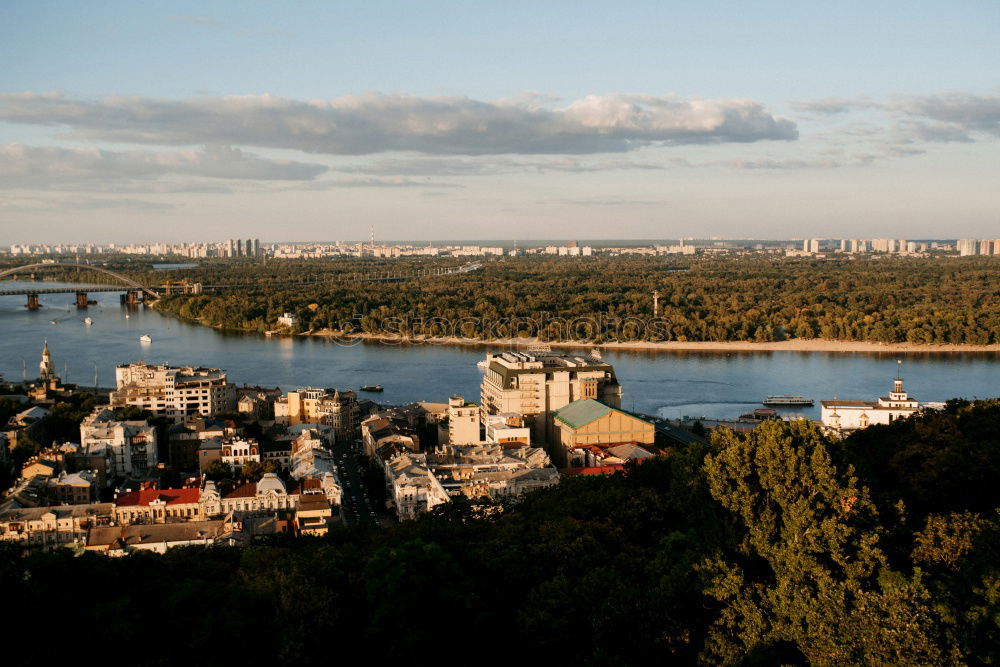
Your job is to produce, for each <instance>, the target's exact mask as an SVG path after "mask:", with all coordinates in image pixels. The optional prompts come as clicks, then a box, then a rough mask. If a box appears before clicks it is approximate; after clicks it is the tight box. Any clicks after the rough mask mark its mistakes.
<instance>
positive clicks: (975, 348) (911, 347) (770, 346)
mask: <svg viewBox="0 0 1000 667" xmlns="http://www.w3.org/2000/svg"><path fill="white" fill-rule="evenodd" d="M302 335H305V336H320V337H327V338H336V337H342V338H345V339H352V340H363V341H373V342H375V341H378V342H383V343H386V344H388V345H406V344H411V345H466V346H477V347H484V346H486V347H511V348H522V349H523V348H526V347H529V346H531V345H538V344H540V341H539V340H538V339H537V338H510V339H494V340H479V339H476V338H458V337H455V336H446V337H422V336H415V337H410V338H403V337H400V336H387V335H378V334H368V333H358V334H347V335H345V334H341V333H338V332H336V331H331V330H328V329H321V330H317V331H312V332H307V333H304V334H302ZM548 344H549V345H550V346H551V347H553V348H567V349H574V348H583V349H594V348H597V349H602V350H642V351H650V352H656V351H660V352H680V351H690V352H839V353H845V354H848V353H853V352H865V353H878V352H883V353H932V354H954V353H963V352H994V353H1000V345H953V344H941V345H918V344H913V343H893V344H886V343H869V342H864V341H836V340H823V339H818V338H814V339H798V338H796V339H792V340H784V341H777V342H769V343H755V342H752V341H726V342H715V341H684V342H680V341H669V342H648V341H636V342H627V343H601V344H595V343H589V342H586V341H562V342H558V343H555V342H552V343H548Z"/></svg>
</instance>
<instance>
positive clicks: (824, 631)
mask: <svg viewBox="0 0 1000 667" xmlns="http://www.w3.org/2000/svg"><path fill="white" fill-rule="evenodd" d="M712 444H713V448H714V452H713V453H712V454H711V455H709V456H708V457H706V460H705V472H706V475H707V479H708V484H709V489H710V491H711V493H712V496H713V497H714V498H715V499H716V500H717V501H718V502H719V503H720V504H722V505H723V507H725V508H726V509H727V510H729V511H730V512H732V514H733V515H734V519H735V521H736V523H737V529H738V530H739V531H740V532H741V533H742V538H741V539H740V541H739V545H738V547H737V549H736V550H735V552H734V553H731V554H719V555H717V556H715V557H712V558H710V559H709V560H708V561H707V562H706V564H705V566H704V567H705V571H706V573H708V574H709V575H710V577H711V584H710V585H709V587H708V589H707V592H708V593H709V595H711V596H713V597H714V598H716V599H717V600H718V601H719V602H721V603H722V604H723V609H722V611H721V614H720V616H719V619H718V621H717V622H716V623H715V624H714V626H713V628H712V630H711V631H710V634H709V639H708V642H707V645H706V648H705V653H704V656H703V658H704V659H706V660H710V661H712V662H723V663H727V664H733V663H736V662H740V661H745V660H749V661H751V662H755V661H766V662H773V661H775V660H781V661H785V662H787V661H794V662H798V661H803V660H804V661H808V662H810V663H813V664H841V665H843V664H862V663H869V664H870V663H875V664H928V663H942V662H948V661H949V658H950V656H951V652H950V651H949V650H948V649H947V647H943V646H942V643H941V638H940V632H939V629H938V623H937V620H936V618H935V615H934V613H933V612H932V610H931V608H930V607H929V605H928V599H929V594H928V591H927V590H926V588H925V587H924V585H923V584H922V582H921V573H920V572H919V571H915V572H914V573H913V574H912V575H910V576H907V575H905V574H903V573H900V572H896V571H893V570H892V569H890V568H889V567H888V565H887V562H886V558H885V555H884V553H883V551H882V550H881V549H880V547H879V540H880V538H881V535H882V529H881V528H880V526H879V524H878V517H877V515H876V511H875V507H874V505H873V504H872V502H871V500H870V499H869V497H868V491H867V489H866V488H865V487H863V486H860V485H859V484H858V482H857V480H856V479H855V478H854V477H853V471H852V470H851V469H847V470H844V471H839V470H838V469H837V468H836V467H835V466H834V465H833V463H832V462H831V459H830V455H829V454H828V452H827V448H826V444H827V443H826V441H825V438H824V437H823V435H822V434H821V433H820V432H819V430H818V429H817V428H816V427H815V426H813V425H811V424H808V423H807V422H804V421H802V422H793V423H791V424H788V423H784V422H769V423H766V424H763V425H761V426H759V427H758V428H756V429H755V430H754V431H753V432H752V433H750V434H747V435H739V434H736V433H734V432H732V431H729V430H725V431H720V432H717V434H716V435H715V437H714V438H713V441H712Z"/></svg>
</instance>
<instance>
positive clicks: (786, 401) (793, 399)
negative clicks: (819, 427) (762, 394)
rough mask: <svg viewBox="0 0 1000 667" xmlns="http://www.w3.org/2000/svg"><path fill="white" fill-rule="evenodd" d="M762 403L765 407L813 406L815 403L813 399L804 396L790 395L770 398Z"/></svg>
mask: <svg viewBox="0 0 1000 667" xmlns="http://www.w3.org/2000/svg"><path fill="white" fill-rule="evenodd" d="M762 403H763V404H764V405H779V406H797V405H807V406H808V405H813V403H814V401H813V400H812V399H811V398H805V397H804V396H792V395H790V394H782V395H780V396H768V397H767V398H765V399H764V400H763V401H762Z"/></svg>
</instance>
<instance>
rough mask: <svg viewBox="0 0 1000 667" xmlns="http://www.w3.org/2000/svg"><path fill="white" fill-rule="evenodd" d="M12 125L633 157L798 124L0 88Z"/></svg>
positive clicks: (212, 138)
mask: <svg viewBox="0 0 1000 667" xmlns="http://www.w3.org/2000/svg"><path fill="white" fill-rule="evenodd" d="M0 120H4V121H8V122H12V123H24V124H31V125H55V126H65V127H68V128H70V130H71V132H72V133H73V134H74V135H75V136H77V137H85V138H88V139H102V140H108V141H116V142H125V143H147V144H149V143H151V144H169V145H198V144H224V145H240V146H244V145H245V146H258V147H269V148H285V149H297V150H302V151H306V152H310V153H327V154H336V155H369V154H374V153H381V152H389V151H413V152H417V153H425V154H431V155H488V154H524V155H539V154H571V155H582V154H591V153H604V152H626V151H630V150H634V149H636V148H640V147H643V146H649V145H680V144H704V143H726V142H734V143H746V142H755V141H762V140H784V141H791V140H795V139H796V138H797V137H798V130H797V129H796V126H795V123H794V122H793V121H791V120H789V119H787V118H783V117H780V116H775V115H773V114H771V113H769V112H768V111H767V110H766V109H765V108H764V106H763V105H761V104H760V103H759V102H755V101H753V100H726V99H724V100H681V99H678V98H674V97H657V96H653V95H625V94H611V95H594V96H590V97H586V98H583V99H581V100H577V101H574V102H571V103H570V104H568V105H566V106H563V107H561V108H545V107H540V106H538V105H537V99H536V97H533V98H532V100H531V101H530V102H527V103H526V102H524V101H517V100H513V101H501V102H483V101H478V100H473V99H469V98H467V97H416V96H409V95H383V94H378V93H368V94H364V95H356V96H346V97H339V98H336V99H333V100H319V101H309V102H306V101H299V100H290V99H285V98H279V97H273V96H271V95H255V96H232V97H201V98H194V99H186V100H176V101H174V100H162V99H153V98H144V97H109V98H105V99H102V100H98V101H89V100H80V99H72V98H68V97H65V96H64V95H62V94H59V93H4V94H0Z"/></svg>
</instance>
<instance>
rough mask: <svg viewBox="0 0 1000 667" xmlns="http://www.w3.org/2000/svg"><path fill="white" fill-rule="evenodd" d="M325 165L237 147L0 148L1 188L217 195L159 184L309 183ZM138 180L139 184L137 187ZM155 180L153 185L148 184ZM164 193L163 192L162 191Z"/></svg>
mask: <svg viewBox="0 0 1000 667" xmlns="http://www.w3.org/2000/svg"><path fill="white" fill-rule="evenodd" d="M326 170H327V168H326V167H325V166H323V165H317V164H306V163H303V162H292V161H287V160H269V159H263V158H259V157H255V156H253V155H250V154H248V153H244V152H243V151H241V150H239V149H237V148H230V147H209V148H206V149H204V150H200V151H192V150H184V151H167V152H155V151H120V152H119V151H107V150H100V149H97V148H60V147H52V146H22V145H8V146H0V187H3V188H45V187H55V188H62V189H75V188H80V187H85V188H94V187H95V186H97V187H101V188H104V189H114V190H118V191H122V190H128V189H129V188H130V187H131V188H132V189H133V190H134V191H145V192H151V191H157V188H165V189H166V190H169V189H170V188H174V191H176V190H177V189H183V190H184V191H193V190H200V191H206V189H207V190H216V191H217V190H218V189H219V186H218V185H217V184H213V183H211V182H208V183H205V182H202V183H200V184H199V183H190V184H185V185H181V186H178V185H177V184H158V183H155V179H158V178H159V177H162V176H166V175H179V176H184V177H207V178H211V179H244V180H264V181H275V180H276V181H302V180H311V179H313V178H315V177H316V176H318V175H319V174H321V173H323V172H325V171H326ZM137 181H140V183H136V182H137ZM145 181H152V182H145ZM164 191H165V190H164Z"/></svg>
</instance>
